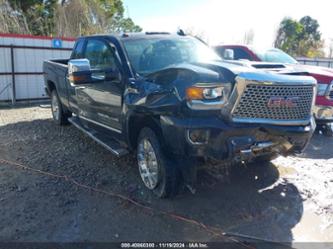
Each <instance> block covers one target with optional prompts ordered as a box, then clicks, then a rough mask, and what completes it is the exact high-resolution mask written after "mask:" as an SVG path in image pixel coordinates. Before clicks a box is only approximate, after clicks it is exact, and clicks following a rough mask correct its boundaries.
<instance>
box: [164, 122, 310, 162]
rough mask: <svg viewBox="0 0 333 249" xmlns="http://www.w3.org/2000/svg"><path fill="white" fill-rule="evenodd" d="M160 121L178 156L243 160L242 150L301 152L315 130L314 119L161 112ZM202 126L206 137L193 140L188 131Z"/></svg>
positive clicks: (168, 141)
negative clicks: (273, 121) (258, 120)
mask: <svg viewBox="0 0 333 249" xmlns="http://www.w3.org/2000/svg"><path fill="white" fill-rule="evenodd" d="M161 125H162V130H163V135H164V139H165V145H166V147H167V149H168V150H169V152H171V153H172V154H175V155H178V156H180V157H207V158H211V159H215V160H227V159H231V160H235V161H244V160H243V159H244V158H243V157H242V156H243V152H244V151H245V152H253V153H252V154H253V156H254V157H255V156H257V155H260V154H261V153H275V154H283V155H288V154H291V153H300V152H302V151H303V149H304V148H305V146H306V145H307V144H308V142H309V140H310V138H311V136H312V134H313V132H314V130H315V126H316V125H315V122H314V119H312V120H311V122H309V124H308V125H306V126H278V125H268V124H240V123H228V122H225V121H224V120H222V119H221V118H218V117H204V118H187V119H182V118H176V117H171V116H162V117H161ZM194 130H202V131H204V134H207V139H202V140H201V142H200V143H195V142H193V141H191V139H189V132H191V131H194Z"/></svg>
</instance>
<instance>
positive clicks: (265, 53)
mask: <svg viewBox="0 0 333 249" xmlns="http://www.w3.org/2000/svg"><path fill="white" fill-rule="evenodd" d="M252 50H253V51H254V53H255V54H256V55H257V56H258V57H259V59H260V60H261V61H265V62H278V63H290V64H297V61H296V60H295V59H294V58H293V57H291V56H290V55H288V54H287V53H285V52H283V51H282V50H280V49H277V48H269V49H262V50H259V49H253V48H252Z"/></svg>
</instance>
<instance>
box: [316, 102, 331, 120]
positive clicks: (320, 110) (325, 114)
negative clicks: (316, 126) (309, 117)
mask: <svg viewBox="0 0 333 249" xmlns="http://www.w3.org/2000/svg"><path fill="white" fill-rule="evenodd" d="M313 114H314V116H315V119H316V121H317V122H319V123H330V122H333V106H324V105H315V106H314V108H313Z"/></svg>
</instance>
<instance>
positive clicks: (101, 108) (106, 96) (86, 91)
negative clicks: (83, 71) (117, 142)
mask: <svg viewBox="0 0 333 249" xmlns="http://www.w3.org/2000/svg"><path fill="white" fill-rule="evenodd" d="M84 58H86V59H88V60H89V62H90V66H91V69H92V70H98V71H99V72H98V73H93V74H92V78H93V79H96V81H94V82H91V83H89V84H85V85H81V86H77V87H76V94H77V96H78V105H79V109H80V111H79V116H80V117H81V118H82V119H85V120H86V121H89V122H91V123H94V124H95V125H98V126H101V127H103V128H107V129H110V130H112V131H116V132H118V133H121V124H120V113H121V106H122V94H123V89H124V84H123V76H122V73H121V71H122V70H121V66H120V65H121V64H120V61H119V59H118V56H117V55H116V49H115V47H114V46H113V44H112V43H110V42H109V41H108V40H105V39H102V38H91V39H88V40H87V43H86V46H85V51H84Z"/></svg>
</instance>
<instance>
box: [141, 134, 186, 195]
mask: <svg viewBox="0 0 333 249" xmlns="http://www.w3.org/2000/svg"><path fill="white" fill-rule="evenodd" d="M137 161H138V167H139V173H140V176H141V179H142V181H143V183H144V185H145V186H146V187H147V188H148V189H149V190H151V191H152V192H153V193H154V194H155V195H156V196H158V197H159V198H168V197H172V196H175V195H177V194H178V191H179V188H180V180H181V177H180V172H179V170H178V168H177V165H176V163H173V162H172V161H171V160H170V159H168V158H167V157H166V156H165V153H164V152H163V150H162V149H161V144H160V142H159V140H158V138H157V136H156V134H155V132H154V131H153V130H152V129H150V128H147V127H146V128H143V129H142V130H141V132H140V135H139V138H138V144H137ZM149 177H151V178H150V179H149Z"/></svg>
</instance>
